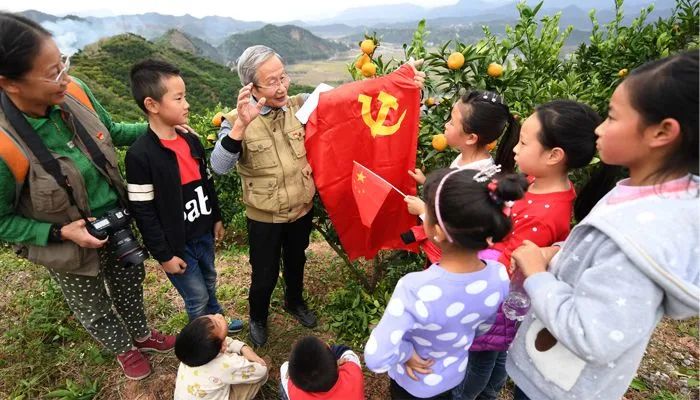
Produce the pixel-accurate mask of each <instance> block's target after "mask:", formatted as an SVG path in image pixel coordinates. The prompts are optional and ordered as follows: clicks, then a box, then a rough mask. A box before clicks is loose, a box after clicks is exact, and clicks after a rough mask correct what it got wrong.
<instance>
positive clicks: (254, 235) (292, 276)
mask: <svg viewBox="0 0 700 400" xmlns="http://www.w3.org/2000/svg"><path fill="white" fill-rule="evenodd" d="M312 218H313V213H312V212H309V213H308V214H306V215H305V216H303V217H301V218H300V219H298V220H296V221H294V222H287V223H279V224H274V223H266V222H258V221H253V220H252V219H250V218H248V246H249V251H250V252H249V254H250V265H251V267H252V269H253V274H252V277H251V281H250V291H249V293H248V302H249V303H250V319H251V320H252V321H258V322H266V321H267V315H268V312H269V308H270V297H272V291H273V290H274V289H275V285H276V284H277V277H278V276H279V270H280V258H281V260H282V263H283V269H282V276H283V277H284V283H285V291H284V293H285V301H286V302H287V304H288V305H289V306H291V307H294V306H296V305H300V304H302V303H303V302H304V299H303V297H302V291H303V289H304V264H306V254H305V250H306V248H307V247H308V246H309V234H311V220H312Z"/></svg>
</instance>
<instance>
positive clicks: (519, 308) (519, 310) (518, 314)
mask: <svg viewBox="0 0 700 400" xmlns="http://www.w3.org/2000/svg"><path fill="white" fill-rule="evenodd" d="M523 282H525V276H524V275H523V273H522V271H520V268H517V267H516V268H515V273H513V276H512V277H511V280H510V292H509V293H508V296H507V297H506V299H505V300H503V306H502V307H503V314H505V316H506V318H508V319H509V320H511V321H522V320H523V319H525V315H527V312H528V310H529V309H530V296H528V295H527V293H526V292H525V288H524V287H523Z"/></svg>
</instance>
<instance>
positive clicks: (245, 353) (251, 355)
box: [241, 345, 267, 367]
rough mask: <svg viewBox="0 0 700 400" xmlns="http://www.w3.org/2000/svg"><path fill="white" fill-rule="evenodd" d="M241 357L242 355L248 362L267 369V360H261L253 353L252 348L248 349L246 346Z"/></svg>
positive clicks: (242, 349)
mask: <svg viewBox="0 0 700 400" xmlns="http://www.w3.org/2000/svg"><path fill="white" fill-rule="evenodd" d="M241 355H242V356H243V357H244V358H245V359H246V360H248V361H250V362H254V363H258V364H260V365H262V366H265V367H267V363H266V362H265V360H263V359H262V358H260V356H259V355H257V354H255V352H254V351H253V349H251V348H250V347H248V346H247V345H246V346H243V348H241Z"/></svg>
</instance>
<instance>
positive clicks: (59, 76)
mask: <svg viewBox="0 0 700 400" xmlns="http://www.w3.org/2000/svg"><path fill="white" fill-rule="evenodd" d="M70 57H71V55H70V54H69V55H65V54H61V65H63V68H61V70H60V71H58V74H57V75H56V77H55V78H24V79H28V80H34V81H44V82H49V83H60V82H61V81H62V80H63V78H64V77H65V76H66V75H67V74H68V69H69V68H70Z"/></svg>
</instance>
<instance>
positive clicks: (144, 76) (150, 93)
mask: <svg viewBox="0 0 700 400" xmlns="http://www.w3.org/2000/svg"><path fill="white" fill-rule="evenodd" d="M171 76H180V70H179V69H178V68H177V67H176V66H174V65H172V64H170V63H168V62H165V61H161V60H152V59H147V60H143V61H141V62H139V63H136V64H135V65H134V66H133V67H131V73H130V81H131V94H132V95H133V97H134V100H136V104H138V106H139V107H140V108H141V109H142V110H143V112H145V113H146V114H148V110H146V105H145V104H144V100H146V97H150V98H152V99H153V100H155V101H161V100H162V99H163V95H164V94H165V93H166V92H167V89H166V87H165V84H164V83H163V79H164V78H169V77H171Z"/></svg>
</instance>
